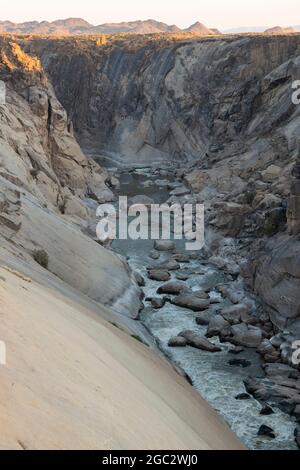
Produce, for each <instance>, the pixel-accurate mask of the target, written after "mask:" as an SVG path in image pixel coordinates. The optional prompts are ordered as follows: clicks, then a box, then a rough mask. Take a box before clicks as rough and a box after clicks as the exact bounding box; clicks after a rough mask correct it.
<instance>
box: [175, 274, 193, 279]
mask: <svg viewBox="0 0 300 470" xmlns="http://www.w3.org/2000/svg"><path fill="white" fill-rule="evenodd" d="M189 277H190V276H189V275H188V274H181V273H179V274H176V279H178V281H187V280H188V279H189Z"/></svg>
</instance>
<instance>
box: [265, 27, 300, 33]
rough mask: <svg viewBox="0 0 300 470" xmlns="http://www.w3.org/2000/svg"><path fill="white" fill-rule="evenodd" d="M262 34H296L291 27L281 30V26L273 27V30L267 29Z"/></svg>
mask: <svg viewBox="0 0 300 470" xmlns="http://www.w3.org/2000/svg"><path fill="white" fill-rule="evenodd" d="M264 32H265V33H268V34H281V33H282V34H289V33H296V30H295V29H294V28H292V27H289V28H282V27H281V26H274V28H268V29H266V30H265V31H264Z"/></svg>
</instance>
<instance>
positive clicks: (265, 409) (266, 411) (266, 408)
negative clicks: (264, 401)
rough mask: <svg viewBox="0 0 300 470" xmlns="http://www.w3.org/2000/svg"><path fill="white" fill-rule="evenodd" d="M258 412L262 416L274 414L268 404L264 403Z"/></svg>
mask: <svg viewBox="0 0 300 470" xmlns="http://www.w3.org/2000/svg"><path fill="white" fill-rule="evenodd" d="M260 414H261V415H262V416H269V415H272V414H274V410H273V408H272V407H271V406H270V405H264V406H263V407H262V409H261V410H260Z"/></svg>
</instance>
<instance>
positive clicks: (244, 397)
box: [235, 393, 251, 400]
mask: <svg viewBox="0 0 300 470" xmlns="http://www.w3.org/2000/svg"><path fill="white" fill-rule="evenodd" d="M235 399H236V400H251V396H250V395H249V394H248V393H240V394H239V395H237V396H236V397H235Z"/></svg>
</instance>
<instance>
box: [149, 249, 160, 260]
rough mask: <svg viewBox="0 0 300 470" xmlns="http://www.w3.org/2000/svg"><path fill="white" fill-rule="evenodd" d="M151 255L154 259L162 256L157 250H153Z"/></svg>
mask: <svg viewBox="0 0 300 470" xmlns="http://www.w3.org/2000/svg"><path fill="white" fill-rule="evenodd" d="M149 257H150V258H152V259H159V258H160V254H159V253H158V252H157V251H155V250H152V251H151V252H150V254H149Z"/></svg>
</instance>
